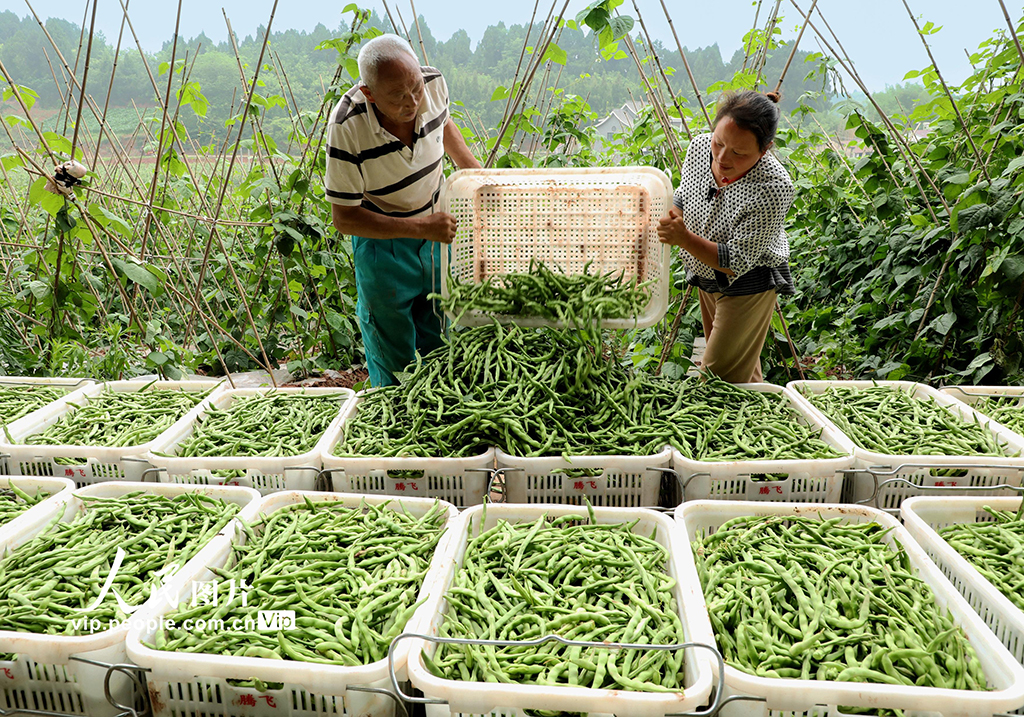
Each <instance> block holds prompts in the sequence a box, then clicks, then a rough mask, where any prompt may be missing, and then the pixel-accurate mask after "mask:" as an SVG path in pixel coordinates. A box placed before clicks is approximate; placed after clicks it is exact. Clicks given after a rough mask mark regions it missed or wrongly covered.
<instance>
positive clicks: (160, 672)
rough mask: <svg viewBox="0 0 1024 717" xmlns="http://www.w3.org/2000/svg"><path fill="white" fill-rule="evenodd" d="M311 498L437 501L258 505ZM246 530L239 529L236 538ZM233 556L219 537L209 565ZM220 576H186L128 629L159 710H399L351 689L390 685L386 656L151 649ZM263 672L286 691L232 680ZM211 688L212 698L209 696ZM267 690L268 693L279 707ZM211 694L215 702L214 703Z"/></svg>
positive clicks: (421, 619) (422, 616)
mask: <svg viewBox="0 0 1024 717" xmlns="http://www.w3.org/2000/svg"><path fill="white" fill-rule="evenodd" d="M305 500H310V501H312V502H314V503H318V502H324V501H334V500H339V501H342V502H343V504H344V505H346V506H351V507H357V506H359V505H360V504H362V503H364V502H365V503H366V504H368V505H380V504H382V503H385V502H388V501H391V504H392V507H393V509H397V510H404V511H405V512H407V513H408V514H410V515H413V516H422V515H425V514H426V513H427V512H428V511H429V510H430V509H431V507H432V506H433V505H434V502H435V501H434V500H433V499H430V500H428V499H423V498H402V499H396V498H392V497H389V496H364V495H353V494H350V493H308V492H301V491H285V492H281V493H275V494H273V495H269V496H266V497H265V498H264V499H263V500H262V501H260V502H259V504H258V505H257V506H256V509H257V511H258V514H259V516H267V515H270V514H272V513H273V512H274V511H277V510H280V509H281V508H283V507H285V506H288V505H294V504H296V503H302V502H304V501H305ZM442 505H445V507H446V509H447V514H448V518H447V520H448V525H450V524H451V523H452V522H453V521H454V520H455V518H456V515H457V514H458V511H457V510H456V509H455V507H454V506H452V505H448V504H444V503H443V502H442ZM243 539H244V536H236V537H235V538H234V541H235V542H238V541H241V540H243ZM446 541H447V535H445V536H442V537H441V542H440V543H439V544H438V546H437V550H436V552H435V555H434V560H433V561H432V563H431V566H430V569H429V570H428V572H427V575H426V577H425V578H424V581H423V587H422V588H421V590H420V595H419V599H422V598H423V597H424V596H425V595H427V594H428V593H429V592H430V590H431V588H432V587H433V586H434V584H435V582H436V580H437V574H438V572H439V570H440V567H441V558H442V555H443V553H444V546H445V544H446ZM231 556H232V549H231V545H230V544H224V543H222V544H220V545H219V546H217V549H216V550H215V551H210V552H209V553H207V554H206V555H205V556H204V558H205V560H206V562H205V563H204V564H205V565H206V566H213V567H218V568H219V567H224V566H225V565H227V564H228V563H229V561H230V560H231ZM214 579H216V576H215V575H214V573H213V572H212V571H210V570H202V571H199V572H197V573H195V574H194V576H193V577H192V579H190V580H189V581H188V582H187V583H182V584H181V585H180V587H179V590H178V592H177V594H176V599H175V600H173V605H174V607H171V605H169V604H168V602H167V601H163V602H161V603H158V604H156V605H155V606H154V607H152V608H150V609H148V610H147V611H146V612H145V614H144V615H143V616H142V618H141V619H140V620H138V621H137V622H136V624H135V625H134V626H133V627H132V629H131V630H130V631H129V633H128V636H127V654H128V657H129V658H130V659H131V660H132V661H133V662H134V663H135V664H137V665H140V666H142V667H145V668H147V669H148V670H149V672H148V673H147V678H146V679H147V683H148V685H149V691H150V695H151V696H152V699H151V701H152V704H153V715H154V717H171V716H172V715H182V714H185V715H188V714H193V713H194V714H199V713H200V712H201V713H204V714H206V715H208V716H209V715H221V716H222V717H235V716H238V717H242V716H245V717H250V716H251V715H253V714H261V711H260V710H262V713H267V714H283V715H296V716H297V715H311V716H312V715H323V714H328V715H337V716H338V717H343V716H344V717H356V716H358V717H384V716H386V715H390V714H392V713H393V710H394V702H393V701H392V700H391V699H390V698H388V697H385V696H382V695H374V694H368V693H361V692H356V691H350V690H349V689H348V688H349V687H353V686H369V687H388V686H390V679H389V677H388V661H387V660H386V659H384V660H379V661H377V662H374V663H371V664H369V665H363V666H360V667H341V666H336V665H324V664H317V663H312V662H297V661H292V660H268V659H261V658H256V657H227V656H224V655H213V654H199V653H186V652H166V651H161V650H152V649H150V648H148V647H146V646H145V645H143V644H142V641H143V640H145V641H147V642H151V641H152V638H153V635H154V634H155V632H156V630H157V627H158V625H159V620H160V619H161V618H162V617H164V616H166V615H168V614H169V613H171V612H173V610H174V609H176V607H177V606H178V605H179V604H180V603H181V602H183V601H185V600H187V599H188V598H189V596H190V595H191V584H192V582H193V581H196V582H202V581H209V580H214ZM429 616H430V614H429V612H427V607H426V605H422V606H420V608H419V609H417V611H416V612H415V613H414V614H413V616H412V618H411V619H410V620H409V622H408V623H407V627H406V629H407V630H411V631H418V630H421V629H423V627H424V625H425V623H426V622H427V620H428V619H429ZM408 652H409V645H408V644H406V645H405V646H400V648H399V649H398V650H397V651H396V665H398V666H399V668H400V669H401V671H402V672H404V668H405V661H406V656H407V654H408ZM252 678H259V679H262V680H264V681H266V682H283V683H285V684H284V687H283V688H282V689H280V690H270V691H268V692H265V693H260V692H257V691H256V690H255V689H251V688H246V687H236V686H233V685H231V684H229V683H228V682H227V680H229V679H236V680H248V679H252ZM210 694H212V695H213V697H212V698H211V697H209V696H208V695H210ZM264 695H266V696H269V697H270V700H269V702H273V703H274V705H275V708H274V709H270V710H268V708H269V707H271V705H270V704H269V702H268V701H267V700H266V698H265V697H264ZM211 701H212V702H211Z"/></svg>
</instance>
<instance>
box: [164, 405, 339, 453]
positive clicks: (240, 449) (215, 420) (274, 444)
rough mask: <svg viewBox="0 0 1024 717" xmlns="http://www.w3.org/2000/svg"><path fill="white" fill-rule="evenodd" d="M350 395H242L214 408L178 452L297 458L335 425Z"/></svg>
mask: <svg viewBox="0 0 1024 717" xmlns="http://www.w3.org/2000/svg"><path fill="white" fill-rule="evenodd" d="M346 398H347V395H345V394H341V393H339V394H337V395H331V396H313V395H309V394H303V393H277V392H274V391H271V392H269V393H266V394H254V395H252V396H238V397H236V398H234V399H233V400H232V402H231V405H230V406H228V407H227V408H217V407H216V406H210V408H209V409H208V410H207V411H205V412H204V413H203V415H201V416H200V417H199V418H198V420H197V421H196V423H195V425H194V426H193V429H192V434H191V435H189V436H188V437H187V438H186V439H185V440H183V441H182V442H181V443H180V444H179V445H178V447H177V448H176V450H175V455H178V456H260V457H273V456H296V455H299V454H302V453H308V452H309V451H311V450H313V448H314V446H316V444H317V441H319V440H320V436H322V435H323V433H324V431H326V430H327V427H328V426H330V425H331V421H333V420H334V419H335V418H337V416H338V411H340V410H341V405H342V403H344V401H345V400H346Z"/></svg>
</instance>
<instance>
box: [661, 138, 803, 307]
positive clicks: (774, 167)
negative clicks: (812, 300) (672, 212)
mask: <svg viewBox="0 0 1024 717" xmlns="http://www.w3.org/2000/svg"><path fill="white" fill-rule="evenodd" d="M674 203H675V205H676V208H678V209H679V210H680V211H681V212H682V213H683V219H684V221H685V222H686V226H687V227H688V228H689V229H690V231H692V232H693V233H694V234H696V235H697V236H699V237H702V238H704V239H708V240H710V241H713V242H717V243H718V263H719V265H720V266H722V267H724V268H728V269H732V271H733V272H735V274H736V276H735V277H730V276H728V275H727V274H725V273H723V272H720V271H715V270H714V269H712V268H711V267H710V266H708V265H707V264H705V263H704V262H702V261H700V260H698V259H696V258H695V257H693V256H692V255H691V254H690V253H689V252H686V251H683V261H684V263H685V264H686V279H687V281H688V282H689V283H691V284H695V285H697V286H700V287H701V288H702V289H704V290H705V291H720V292H723V293H725V294H752V293H759V292H760V291H766V290H768V289H773V288H774V289H776V290H777V291H779V293H793V288H792V280H791V279H790V275H789V264H788V262H789V241H788V240H787V238H786V232H785V231H784V230H783V228H782V226H783V223H784V222H785V219H786V212H788V211H789V207H790V205H791V204H792V203H793V182H792V180H791V179H790V178H789V174H788V173H787V172H786V170H785V168H784V167H783V166H782V164H780V163H779V160H778V159H776V158H775V156H774V155H773V154H772V153H771V152H768V153H766V154H765V155H764V157H762V158H761V160H760V161H759V162H758V163H757V164H755V165H754V166H753V168H751V170H750V171H749V172H747V174H746V175H745V176H743V177H742V178H740V179H739V180H737V181H736V182H735V183H733V184H727V185H725V186H723V187H716V185H715V178H714V176H713V175H712V174H711V135H710V134H704V135H700V136H699V137H695V138H694V139H693V141H692V142H690V147H689V149H688V150H687V152H686V161H685V162H684V163H683V176H682V181H681V182H680V184H679V188H678V189H676V192H675V197H674ZM730 289H731V290H730Z"/></svg>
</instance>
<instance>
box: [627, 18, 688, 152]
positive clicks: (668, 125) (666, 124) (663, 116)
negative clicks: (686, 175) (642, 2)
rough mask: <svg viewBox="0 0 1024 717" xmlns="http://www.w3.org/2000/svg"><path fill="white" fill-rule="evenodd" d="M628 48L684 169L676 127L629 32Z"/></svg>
mask: <svg viewBox="0 0 1024 717" xmlns="http://www.w3.org/2000/svg"><path fill="white" fill-rule="evenodd" d="M626 49H628V50H629V54H630V56H632V58H633V61H634V62H635V63H636V69H637V72H639V73H640V79H642V80H643V83H644V90H645V91H646V92H647V99H648V101H649V102H650V103H651V106H652V107H653V108H654V114H655V115H656V116H657V117H658V122H660V123H661V128H662V130H664V132H665V139H666V140H667V142H666V143H667V144H668V148H669V151H671V152H672V158H673V159H674V160H675V162H676V167H678V168H679V170H680V171H682V169H683V160H682V157H681V156H680V152H682V147H680V146H679V141H678V140H677V139H676V133H675V129H673V127H672V122H671V121H669V118H668V115H667V114H666V113H665V108H664V107H663V106H662V104H661V102H659V101H658V95H657V94H656V93H655V92H654V89H653V88H652V87H651V83H650V81H649V80H648V79H647V74H646V73H645V72H644V68H643V65H641V64H640V56H639V55H637V52H636V48H635V47H634V46H633V39H632V38H631V37H630V36H629V35H628V34H627V35H626Z"/></svg>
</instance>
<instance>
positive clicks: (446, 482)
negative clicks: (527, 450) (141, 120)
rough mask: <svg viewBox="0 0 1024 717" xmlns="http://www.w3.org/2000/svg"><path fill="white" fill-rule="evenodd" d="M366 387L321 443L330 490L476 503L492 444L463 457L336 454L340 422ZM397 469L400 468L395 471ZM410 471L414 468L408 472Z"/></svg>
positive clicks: (490, 464)
mask: <svg viewBox="0 0 1024 717" xmlns="http://www.w3.org/2000/svg"><path fill="white" fill-rule="evenodd" d="M365 395H366V392H365V391H360V392H359V393H357V394H356V397H355V399H354V400H352V401H350V402H349V404H348V405H347V406H345V410H344V411H343V415H342V418H341V424H340V427H339V430H338V431H336V432H335V433H334V434H333V436H332V439H331V441H330V442H328V443H325V444H324V450H323V452H322V453H321V454H320V461H321V463H322V464H323V467H324V471H325V473H327V475H329V477H330V479H331V483H330V485H331V487H332V490H336V491H340V492H348V493H365V494H370V495H394V496H415V497H420V498H439V499H441V500H444V501H447V502H448V503H451V504H452V505H454V506H456V507H458V508H460V509H461V508H465V507H467V506H470V505H479V504H480V503H482V502H483V499H484V493H486V492H487V482H488V479H489V477H490V474H491V471H492V470H493V469H494V449H493V448H488V449H487V450H485V451H484V452H483V453H481V454H479V455H476V456H467V457H465V458H431V457H422V458H420V457H414V456H410V457H401V458H385V457H383V456H336V455H334V452H333V451H334V448H335V446H336V445H337V444H338V443H339V442H340V441H341V439H342V437H343V435H344V432H345V421H347V420H349V418H351V417H352V416H354V415H355V413H356V412H357V411H358V410H359V402H360V401H361V400H362V398H363V396H365ZM399 471H400V472H399ZM410 471H416V472H417V473H419V474H420V475H419V476H417V475H415V474H413V475H412V477H410V473H409V472H410Z"/></svg>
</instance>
